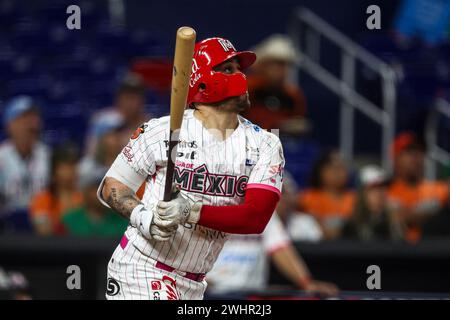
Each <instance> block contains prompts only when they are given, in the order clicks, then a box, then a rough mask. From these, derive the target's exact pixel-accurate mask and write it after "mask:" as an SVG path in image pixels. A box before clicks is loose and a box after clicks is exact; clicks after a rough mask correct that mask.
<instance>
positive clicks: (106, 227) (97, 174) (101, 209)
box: [62, 168, 128, 236]
mask: <svg viewBox="0 0 450 320" xmlns="http://www.w3.org/2000/svg"><path fill="white" fill-rule="evenodd" d="M105 173H106V170H103V169H101V168H100V169H96V170H94V171H91V172H85V173H84V174H82V175H81V177H80V189H81V190H82V191H83V195H84V205H83V206H81V207H78V208H76V209H72V210H70V211H68V212H67V213H65V214H64V215H63V218H62V221H63V224H64V227H65V230H67V232H68V233H69V234H72V235H76V236H119V235H122V234H123V233H124V232H125V229H126V227H127V225H128V221H127V220H125V219H124V218H122V217H121V216H120V215H119V214H117V213H115V212H114V211H112V210H111V209H108V208H106V207H105V206H103V205H102V204H101V203H100V202H99V201H98V198H97V189H98V186H99V184H100V182H101V180H102V178H103V176H104V175H105Z"/></svg>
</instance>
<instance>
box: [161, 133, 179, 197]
mask: <svg viewBox="0 0 450 320" xmlns="http://www.w3.org/2000/svg"><path fill="white" fill-rule="evenodd" d="M177 145H178V133H175V132H173V131H172V130H170V139H169V150H168V154H167V170H166V182H165V185H164V198H163V200H164V201H170V200H172V183H173V175H174V171H175V162H174V159H173V158H175V159H176V154H177ZM172 154H174V156H173V157H172Z"/></svg>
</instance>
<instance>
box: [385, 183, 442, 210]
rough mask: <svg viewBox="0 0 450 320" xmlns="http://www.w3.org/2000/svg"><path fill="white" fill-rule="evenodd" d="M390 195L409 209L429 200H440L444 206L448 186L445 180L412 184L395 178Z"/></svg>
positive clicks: (390, 188) (389, 191)
mask: <svg viewBox="0 0 450 320" xmlns="http://www.w3.org/2000/svg"><path fill="white" fill-rule="evenodd" d="M388 195H389V198H390V199H392V200H394V201H397V202H400V204H401V205H402V206H404V207H406V208H408V209H411V208H413V207H415V206H416V205H417V204H419V203H421V202H423V201H428V200H436V201H439V203H440V204H441V205H442V206H444V205H445V204H446V202H447V200H448V187H447V185H446V184H445V183H443V182H434V181H423V182H421V183H420V184H418V185H416V186H411V185H408V184H406V183H405V182H403V181H401V180H395V181H394V182H393V183H392V184H391V186H390V187H389V190H388Z"/></svg>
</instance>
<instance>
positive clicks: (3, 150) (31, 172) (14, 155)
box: [0, 96, 50, 230]
mask: <svg viewBox="0 0 450 320" xmlns="http://www.w3.org/2000/svg"><path fill="white" fill-rule="evenodd" d="M3 125H4V128H5V130H6V132H7V134H8V139H7V140H6V141H4V142H3V143H2V144H1V146H0V213H2V214H0V220H2V222H3V224H4V227H5V228H8V229H12V230H17V229H22V230H28V229H29V228H30V223H29V220H28V205H29V203H30V199H31V197H32V196H33V195H34V194H35V193H37V192H39V191H41V190H42V189H43V188H45V187H46V185H47V182H48V174H49V172H48V171H49V168H48V163H49V156H50V150H49V148H48V147H47V146H46V145H44V144H43V143H42V142H41V141H40V133H41V125H42V123H41V118H40V115H39V111H38V108H37V106H36V104H35V103H34V101H33V100H32V98H31V97H28V96H18V97H15V98H13V99H12V100H11V101H9V102H8V103H7V104H6V106H5V109H4V113H3ZM0 224H1V222H0Z"/></svg>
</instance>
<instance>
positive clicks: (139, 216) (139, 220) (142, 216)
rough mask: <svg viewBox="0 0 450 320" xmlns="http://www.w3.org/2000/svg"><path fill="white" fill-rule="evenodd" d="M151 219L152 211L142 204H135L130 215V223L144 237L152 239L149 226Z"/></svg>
mask: <svg viewBox="0 0 450 320" xmlns="http://www.w3.org/2000/svg"><path fill="white" fill-rule="evenodd" d="M152 220H153V212H152V211H150V210H147V209H145V207H144V205H143V204H139V205H137V206H136V207H135V208H134V209H133V211H132V212H131V215H130V223H131V225H132V226H133V227H136V228H137V229H138V230H139V231H140V232H141V234H142V235H143V236H144V237H145V238H146V239H152V235H151V233H150V226H151V224H152Z"/></svg>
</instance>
